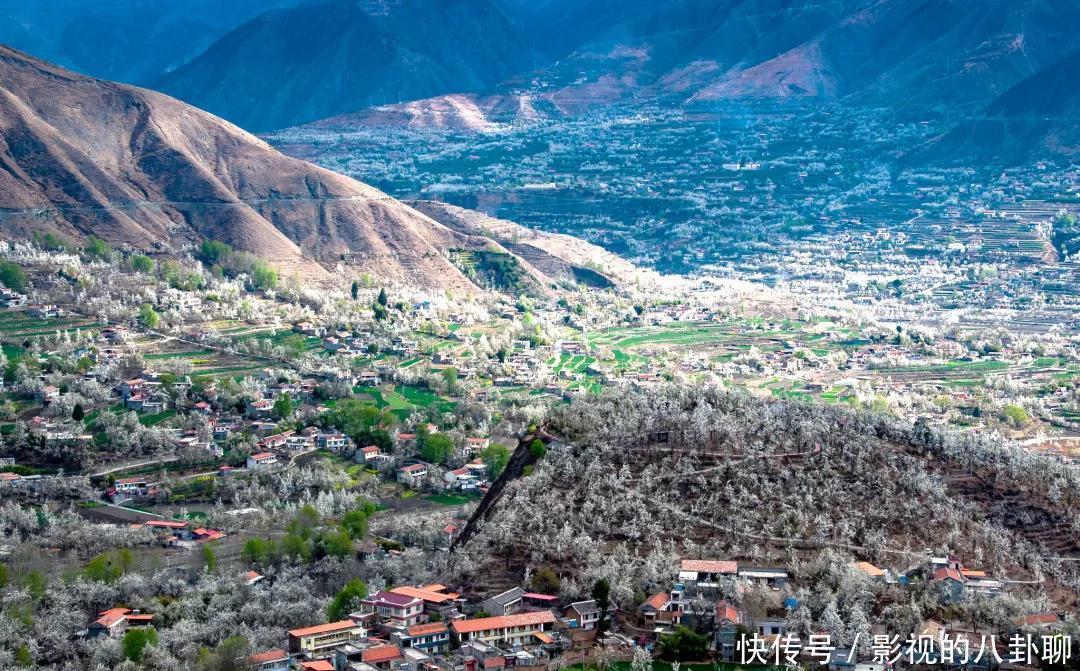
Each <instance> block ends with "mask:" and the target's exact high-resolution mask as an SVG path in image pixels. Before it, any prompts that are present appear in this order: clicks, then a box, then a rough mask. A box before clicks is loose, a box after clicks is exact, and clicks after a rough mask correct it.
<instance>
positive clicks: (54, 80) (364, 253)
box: [0, 47, 654, 293]
mask: <svg viewBox="0 0 1080 671" xmlns="http://www.w3.org/2000/svg"><path fill="white" fill-rule="evenodd" d="M47 232H51V233H54V234H58V235H60V236H62V237H64V238H67V239H72V240H82V241H85V240H86V239H88V238H89V237H90V236H96V237H99V238H102V239H104V240H105V241H107V242H109V243H112V244H113V245H116V246H119V247H121V248H129V249H139V250H145V251H148V252H152V253H159V254H164V255H175V254H177V253H180V252H182V251H183V250H185V249H190V248H192V247H194V246H196V245H198V244H200V243H201V242H202V241H203V240H207V239H212V240H218V241H221V242H225V243H227V244H229V245H231V246H232V247H233V248H235V249H238V250H242V251H247V252H250V253H252V254H255V255H256V256H258V257H260V258H263V259H265V260H266V261H268V262H269V263H270V264H271V265H273V266H274V267H275V268H277V269H278V270H280V271H282V272H283V273H284V274H286V275H287V276H291V275H296V276H298V277H300V278H302V279H304V280H306V281H309V282H316V283H324V284H325V283H333V282H334V281H335V280H336V281H337V282H339V283H340V282H344V281H347V280H348V279H349V278H350V277H355V276H357V275H359V274H360V273H363V272H367V273H371V274H373V275H375V276H377V277H379V278H380V279H381V280H383V281H386V280H394V281H399V282H402V283H406V284H411V285H414V286H424V287H439V288H443V289H451V290H455V291H463V292H474V291H477V290H480V289H491V288H495V289H505V288H507V287H506V286H493V285H492V284H491V283H488V282H484V281H481V280H483V279H486V277H485V275H484V272H483V271H484V270H485V269H483V268H481V272H479V273H474V272H472V271H474V270H476V265H479V264H476V263H471V262H470V266H469V271H470V273H469V275H466V273H465V272H464V271H463V269H462V267H460V266H462V265H464V264H459V265H455V263H454V262H452V261H451V259H452V258H453V257H454V255H455V254H456V255H459V256H464V257H473V256H477V257H481V258H482V260H486V261H488V262H490V263H489V266H490V267H489V268H487V270H489V271H491V272H489V273H488V275H492V274H494V275H497V277H496V279H497V280H499V281H503V282H508V283H512V284H514V285H515V286H521V287H527V288H528V289H529V291H530V292H533V293H545V292H548V291H550V289H551V287H552V285H556V284H564V285H565V284H574V285H576V284H585V285H591V286H601V287H608V286H612V285H613V284H618V283H622V282H631V281H633V282H641V281H642V280H650V279H652V278H653V277H654V275H653V274H652V273H647V272H645V271H639V270H638V269H636V268H635V267H634V266H632V265H631V264H628V263H626V262H624V261H621V260H620V259H618V258H617V257H614V256H613V255H611V254H609V253H607V252H605V251H603V250H601V249H599V248H597V247H595V246H593V245H590V244H588V243H585V242H583V241H580V240H577V239H575V238H571V237H569V236H564V235H545V234H540V233H534V232H531V231H529V230H528V229H525V228H523V227H520V226H518V225H516V224H512V223H510V222H496V221H494V220H489V219H488V218H486V217H484V216H483V215H480V214H479V213H475V212H470V211H468V210H462V209H460V208H450V207H449V206H440V205H437V204H433V203H416V207H415V208H414V207H410V206H409V205H406V204H404V203H401V202H399V201H397V200H395V199H393V198H391V197H389V196H387V195H386V194H384V193H382V192H381V191H378V190H377V189H374V188H372V187H370V186H368V185H366V184H363V183H361V182H358V181H356V180H353V179H351V178H349V177H345V176H343V175H339V174H337V173H334V172H331V171H329V170H325V169H323V168H320V167H317V166H314V165H312V164H310V163H306V162H304V161H301V160H298V159H294V158H289V157H287V156H284V155H282V154H281V153H279V152H278V151H277V150H275V149H273V148H272V147H270V146H269V145H267V144H266V143H265V142H263V141H262V140H260V139H259V138H257V137H255V136H253V135H251V134H249V133H247V132H246V131H244V130H241V129H240V128H238V127H236V126H234V125H232V124H230V123H228V122H227V121H224V120H222V119H219V118H217V117H215V116H213V115H211V114H209V113H207V112H204V111H202V110H199V109H196V108H194V107H192V106H190V105H187V104H185V103H182V102H180V101H177V100H175V99H173V98H170V97H168V96H165V95H163V94H160V93H156V92H154V91H149V90H146V89H141V88H137V87H134V86H129V85H126V84H117V83H113V82H108V81H103V80H99V79H94V78H91V77H87V76H85V75H79V74H76V73H73V72H70V71H67V70H64V69H62V68H59V67H57V66H54V65H51V64H49V63H46V62H44V61H41V60H38V59H36V58H33V57H31V56H28V55H26V54H23V53H21V52H18V51H15V50H13V49H11V48H9V47H0V237H3V238H7V239H12V240H23V239H29V238H30V237H32V236H34V235H36V234H43V233H47ZM504 243H505V244H504ZM339 270H340V271H341V273H340V274H339V276H338V277H336V278H335V272H337V271H339ZM496 271H497V272H496Z"/></svg>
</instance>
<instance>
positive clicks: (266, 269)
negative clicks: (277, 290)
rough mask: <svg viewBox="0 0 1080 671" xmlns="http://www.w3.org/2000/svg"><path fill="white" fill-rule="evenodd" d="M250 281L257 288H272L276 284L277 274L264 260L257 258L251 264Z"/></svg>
mask: <svg viewBox="0 0 1080 671" xmlns="http://www.w3.org/2000/svg"><path fill="white" fill-rule="evenodd" d="M251 281H252V283H253V284H254V285H255V287H256V288H258V289H263V290H266V289H273V288H274V287H275V286H277V282H278V274H277V271H276V270H274V269H273V268H271V267H270V266H269V265H267V263H266V262H265V261H263V260H261V259H259V260H257V261H255V262H254V263H253V264H252V266H251Z"/></svg>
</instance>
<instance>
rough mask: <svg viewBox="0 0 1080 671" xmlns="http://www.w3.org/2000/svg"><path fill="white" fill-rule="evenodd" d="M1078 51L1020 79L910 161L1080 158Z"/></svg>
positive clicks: (1018, 161) (1011, 161)
mask: <svg viewBox="0 0 1080 671" xmlns="http://www.w3.org/2000/svg"><path fill="white" fill-rule="evenodd" d="M1078 82H1080V52H1078V53H1074V54H1071V55H1069V56H1067V57H1065V58H1063V59H1061V60H1060V61H1058V62H1057V63H1055V64H1054V65H1051V66H1050V67H1048V68H1046V69H1045V70H1042V71H1041V72H1039V73H1037V74H1034V75H1032V76H1030V77H1028V78H1027V79H1025V80H1023V81H1022V82H1020V83H1019V84H1017V85H1016V86H1013V87H1012V88H1011V89H1009V90H1008V91H1006V92H1005V93H1003V94H1001V95H1000V96H998V97H997V98H996V99H995V100H994V101H993V102H992V103H990V105H988V106H987V107H986V109H984V110H983V111H982V112H981V113H980V114H979V115H977V116H976V117H974V118H972V119H970V120H968V121H965V122H963V123H961V124H960V125H959V126H957V127H956V128H955V129H953V130H952V131H951V132H949V133H948V134H947V135H945V136H944V137H942V138H940V139H938V140H936V141H934V142H932V143H930V145H929V146H927V147H925V148H923V149H922V150H920V151H918V152H915V153H914V154H913V155H912V156H910V157H908V158H909V161H910V162H913V163H920V162H922V163H925V162H935V163H965V164H982V163H994V164H1004V165H1017V164H1022V163H1030V162H1033V161H1037V160H1041V159H1060V160H1064V161H1075V160H1076V158H1077V157H1080V88H1078V86H1077V84H1078Z"/></svg>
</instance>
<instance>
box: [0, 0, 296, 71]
mask: <svg viewBox="0 0 1080 671" xmlns="http://www.w3.org/2000/svg"><path fill="white" fill-rule="evenodd" d="M295 2H296V0H227V1H223V0H184V1H183V2H165V1H163V0H93V1H92V2H91V1H87V0H0V43H3V44H8V45H11V46H13V47H15V48H16V49H21V50H22V51H26V52H28V53H32V54H34V55H36V56H38V57H40V58H44V59H46V60H49V61H51V62H53V63H57V64H59V65H62V66H64V67H67V68H71V69H73V70H77V71H78V72H83V73H85V74H88V75H92V76H94V77H103V78H105V79H114V80H118V81H124V82H132V83H141V82H144V81H146V80H147V79H150V78H152V77H156V76H158V75H160V74H162V73H164V72H166V71H168V70H170V69H172V68H175V67H177V66H179V65H182V64H183V63H185V62H187V61H189V60H191V59H192V58H194V57H196V56H198V55H199V54H200V53H202V51H203V50H205V49H206V48H207V47H208V46H210V45H211V44H212V43H213V42H214V40H216V39H217V38H218V37H221V36H222V35H223V34H225V33H226V32H227V31H229V30H231V29H232V28H235V27H236V26H238V25H239V24H241V23H243V22H244V21H246V20H248V19H250V18H252V17H254V16H257V15H258V14H261V13H263V12H266V11H268V10H270V9H273V8H275V7H279V6H282V5H285V4H295Z"/></svg>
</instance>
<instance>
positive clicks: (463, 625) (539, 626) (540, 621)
mask: <svg viewBox="0 0 1080 671" xmlns="http://www.w3.org/2000/svg"><path fill="white" fill-rule="evenodd" d="M554 623H555V615H554V613H552V612H551V611H550V610H542V611H537V612H534V613H517V614H515V615H502V616H499V617H482V618H476V619H472V620H454V621H453V622H452V623H451V624H450V628H451V630H452V631H453V634H454V637H455V638H456V639H457V640H458V641H459V642H461V643H464V642H465V641H481V642H483V643H489V644H492V645H500V644H503V645H511V646H513V645H523V646H525V645H535V644H536V643H537V638H536V634H538V633H543V632H545V631H547V630H548V629H551V627H552V626H553V625H554Z"/></svg>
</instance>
